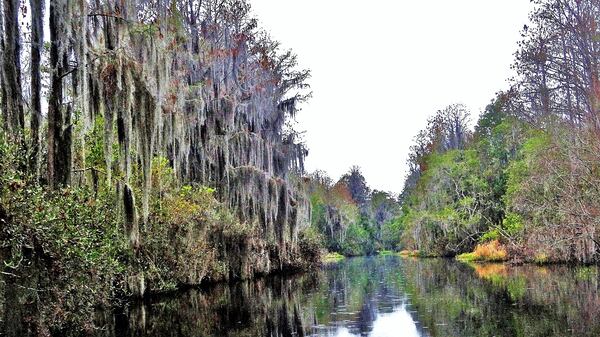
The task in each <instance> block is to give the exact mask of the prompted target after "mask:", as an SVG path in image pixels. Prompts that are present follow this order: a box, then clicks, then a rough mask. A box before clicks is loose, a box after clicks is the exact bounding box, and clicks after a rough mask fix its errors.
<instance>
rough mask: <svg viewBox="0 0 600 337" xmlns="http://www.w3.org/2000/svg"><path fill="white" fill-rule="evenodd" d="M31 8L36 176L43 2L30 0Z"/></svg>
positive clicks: (32, 165)
mask: <svg viewBox="0 0 600 337" xmlns="http://www.w3.org/2000/svg"><path fill="white" fill-rule="evenodd" d="M29 6H30V8H31V160H30V169H31V170H32V172H34V173H35V174H36V176H37V174H38V162H39V158H38V157H39V149H40V121H41V119H42V97H41V94H42V80H41V72H40V63H41V60H42V48H43V45H44V3H43V2H42V1H39V0H30V1H29Z"/></svg>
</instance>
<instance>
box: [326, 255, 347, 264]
mask: <svg viewBox="0 0 600 337" xmlns="http://www.w3.org/2000/svg"><path fill="white" fill-rule="evenodd" d="M345 258H346V257H345V256H344V255H342V254H340V253H337V252H330V253H327V254H325V255H323V257H321V261H323V263H336V262H340V261H342V260H344V259H345Z"/></svg>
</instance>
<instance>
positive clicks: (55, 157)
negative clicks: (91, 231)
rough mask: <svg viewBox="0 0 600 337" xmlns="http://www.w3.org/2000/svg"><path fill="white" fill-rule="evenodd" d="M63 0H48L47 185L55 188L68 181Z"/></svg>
mask: <svg viewBox="0 0 600 337" xmlns="http://www.w3.org/2000/svg"><path fill="white" fill-rule="evenodd" d="M64 7H65V6H64V4H63V0H50V41H51V46H50V65H51V67H52V76H51V87H50V97H49V99H48V185H49V186H50V188H56V187H58V186H61V185H67V184H69V183H70V177H71V147H72V142H71V134H72V126H71V125H70V124H71V118H70V117H71V116H70V110H69V109H65V108H64V107H63V82H62V80H63V77H64V74H65V66H66V65H67V57H66V50H67V47H66V46H65V45H63V44H64V43H65V41H67V39H66V37H64V36H62V35H63V34H61V33H62V32H64V31H65V29H63V28H64V27H62V26H63V25H64V21H65V18H63V17H62V15H61V13H63V10H64V9H65V8H64Z"/></svg>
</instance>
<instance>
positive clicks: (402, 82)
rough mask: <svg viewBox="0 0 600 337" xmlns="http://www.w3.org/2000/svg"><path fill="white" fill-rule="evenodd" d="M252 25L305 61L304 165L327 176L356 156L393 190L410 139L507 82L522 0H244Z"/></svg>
mask: <svg viewBox="0 0 600 337" xmlns="http://www.w3.org/2000/svg"><path fill="white" fill-rule="evenodd" d="M250 2H251V4H252V6H253V9H254V14H255V15H256V16H257V17H258V19H259V20H260V22H261V26H262V27H263V28H265V29H266V30H268V31H269V32H270V33H271V35H272V36H273V37H274V38H275V39H277V40H279V41H281V42H282V45H283V47H284V48H292V49H293V50H294V51H295V52H296V53H297V54H298V57H299V60H300V62H301V66H302V67H305V68H310V69H311V70H312V79H311V80H310V83H311V85H312V90H313V92H314V94H313V95H314V96H313V98H312V99H311V100H310V101H309V102H308V103H306V104H305V105H304V106H303V110H302V111H301V112H300V114H299V116H298V122H299V128H300V129H304V130H306V131H307V133H306V137H305V138H306V142H307V144H308V147H309V156H308V158H307V169H308V170H309V171H312V170H314V169H323V170H325V171H327V172H328V173H329V174H330V175H331V176H332V178H334V179H337V178H338V177H339V176H340V175H342V174H343V173H345V172H346V171H347V170H348V169H349V167H350V166H351V165H359V166H360V167H361V168H362V170H363V174H364V175H365V177H366V179H367V181H368V183H369V184H370V186H371V187H372V188H377V189H383V190H387V191H392V192H396V193H398V192H400V191H401V189H402V186H403V182H404V176H405V173H406V165H405V162H406V158H407V155H408V148H409V146H410V145H411V143H412V138H413V137H414V135H416V133H417V132H418V130H420V129H422V128H424V126H425V124H426V119H427V117H428V116H430V115H431V114H432V113H434V112H435V111H436V110H438V109H441V108H443V107H445V106H446V105H449V104H451V103H464V104H466V105H467V106H468V107H469V108H470V109H471V111H472V115H473V117H472V119H473V121H475V120H476V117H477V115H478V114H479V113H480V111H481V110H482V109H483V108H484V107H485V106H486V105H487V104H488V103H489V102H490V100H491V99H492V98H493V97H494V93H495V92H497V91H499V90H503V89H506V88H507V82H506V79H507V78H508V77H509V76H510V74H511V72H510V64H511V63H512V60H513V52H514V51H515V50H516V48H517V46H516V42H517V41H518V40H519V37H520V35H519V31H520V30H521V28H522V27H523V25H524V24H525V23H527V14H528V11H529V9H530V4H529V0H426V1H424V0H411V1H408V0H395V1H393V0H370V1H360V2H359V1H356V0H303V1H298V0H250Z"/></svg>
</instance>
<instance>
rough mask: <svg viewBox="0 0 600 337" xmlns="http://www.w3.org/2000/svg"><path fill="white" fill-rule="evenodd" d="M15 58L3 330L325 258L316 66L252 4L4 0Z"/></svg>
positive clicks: (2, 153)
mask: <svg viewBox="0 0 600 337" xmlns="http://www.w3.org/2000/svg"><path fill="white" fill-rule="evenodd" d="M46 8H48V9H49V11H48V12H47V13H46ZM45 22H47V23H48V28H49V30H48V31H49V36H44V31H45V30H44V25H45ZM0 60H1V67H0V68H1V69H0V261H2V266H1V267H0V268H1V270H0V271H1V272H2V273H1V274H0V276H1V277H2V278H6V282H0V283H2V287H0V316H2V319H0V330H2V331H8V332H9V334H12V335H19V336H20V335H27V334H35V335H50V334H51V333H54V334H56V335H63V333H62V332H63V330H61V329H63V328H67V329H68V324H73V325H74V328H73V330H72V331H75V332H76V331H79V330H78V328H80V327H81V326H85V325H87V326H89V323H90V322H89V320H90V317H93V315H92V313H91V311H92V310H93V307H94V306H95V305H97V304H100V303H104V304H106V303H110V301H112V300H114V299H116V298H123V297H128V296H144V295H146V294H148V293H151V292H156V291H165V290H171V289H174V288H177V287H179V286H182V285H190V284H200V283H203V282H206V281H219V280H227V279H238V278H250V277H253V276H254V275H256V274H267V273H270V272H274V271H276V270H284V269H291V268H302V267H305V266H306V265H307V264H309V263H313V262H315V259H317V258H318V256H314V255H312V252H313V251H314V249H313V247H311V246H310V243H308V244H307V243H306V242H302V241H301V240H302V238H303V236H302V235H301V232H302V231H303V230H304V229H305V228H306V227H308V224H309V218H308V217H309V209H310V204H309V200H308V199H307V198H306V197H305V195H304V193H303V191H302V189H301V188H299V184H300V181H299V179H295V177H296V176H300V175H301V174H302V172H303V161H304V157H305V156H306V154H307V151H306V149H305V147H304V146H303V144H302V142H301V140H300V139H299V137H298V133H297V132H296V131H295V130H294V129H293V127H292V125H293V123H292V121H293V119H294V116H295V114H296V113H297V112H298V110H299V108H298V104H299V103H301V102H303V101H305V100H306V99H307V98H308V97H309V96H310V89H309V87H308V84H307V80H308V78H309V77H310V72H309V71H308V70H304V69H300V68H298V66H297V59H296V56H295V54H294V53H293V52H291V51H289V50H283V49H282V48H280V46H279V43H278V42H277V41H274V40H272V39H271V38H270V37H269V35H268V34H267V33H266V32H264V31H263V30H262V29H260V28H259V27H258V25H257V21H256V19H255V18H253V17H252V15H251V11H250V5H249V3H248V2H247V1H245V0H189V1H188V0H177V1H172V0H127V1H122V0H96V1H85V0H82V1H71V0H48V1H30V2H28V1H20V0H6V1H1V2H0ZM3 281H4V280H3ZM4 284H6V286H4ZM23 303H27V305H22V304H23ZM5 324H6V326H4V325H5Z"/></svg>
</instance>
